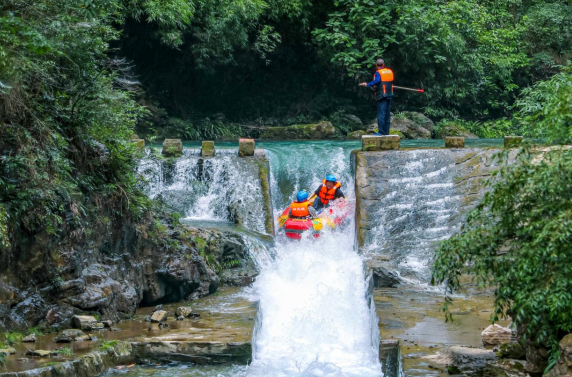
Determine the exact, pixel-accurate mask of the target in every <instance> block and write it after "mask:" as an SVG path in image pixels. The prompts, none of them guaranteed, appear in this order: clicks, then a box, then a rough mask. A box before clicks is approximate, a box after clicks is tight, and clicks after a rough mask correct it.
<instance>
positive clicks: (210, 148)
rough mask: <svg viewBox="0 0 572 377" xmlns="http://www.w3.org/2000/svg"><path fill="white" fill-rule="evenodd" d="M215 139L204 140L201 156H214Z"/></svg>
mask: <svg viewBox="0 0 572 377" xmlns="http://www.w3.org/2000/svg"><path fill="white" fill-rule="evenodd" d="M214 155H215V147H214V141H203V143H202V145H201V157H214Z"/></svg>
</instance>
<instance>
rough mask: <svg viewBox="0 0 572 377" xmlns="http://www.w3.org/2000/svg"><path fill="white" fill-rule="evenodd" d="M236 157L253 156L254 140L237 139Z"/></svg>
mask: <svg viewBox="0 0 572 377" xmlns="http://www.w3.org/2000/svg"><path fill="white" fill-rule="evenodd" d="M238 156H239V157H251V156H254V139H238Z"/></svg>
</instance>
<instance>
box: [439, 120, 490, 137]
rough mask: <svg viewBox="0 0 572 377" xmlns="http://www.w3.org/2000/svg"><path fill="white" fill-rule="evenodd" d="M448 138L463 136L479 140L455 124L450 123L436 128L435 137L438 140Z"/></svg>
mask: <svg viewBox="0 0 572 377" xmlns="http://www.w3.org/2000/svg"><path fill="white" fill-rule="evenodd" d="M446 136H462V137H464V138H466V139H478V138H479V137H478V136H477V135H475V134H474V133H472V132H470V131H468V130H467V129H465V128H464V127H463V126H461V125H459V124H457V123H455V122H448V123H445V124H442V125H440V126H439V127H436V128H435V137H436V138H437V139H444V138H445V137H446Z"/></svg>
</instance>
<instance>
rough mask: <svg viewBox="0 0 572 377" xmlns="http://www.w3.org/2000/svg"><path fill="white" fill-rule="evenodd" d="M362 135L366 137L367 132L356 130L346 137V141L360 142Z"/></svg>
mask: <svg viewBox="0 0 572 377" xmlns="http://www.w3.org/2000/svg"><path fill="white" fill-rule="evenodd" d="M363 135H367V132H365V131H363V130H357V131H353V132H350V133H349V134H348V135H347V136H346V139H348V140H360V139H361V137H362V136H363Z"/></svg>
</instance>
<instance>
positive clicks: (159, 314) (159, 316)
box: [151, 310, 167, 323]
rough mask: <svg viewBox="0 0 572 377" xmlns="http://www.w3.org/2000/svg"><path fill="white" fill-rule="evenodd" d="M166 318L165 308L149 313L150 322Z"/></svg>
mask: <svg viewBox="0 0 572 377" xmlns="http://www.w3.org/2000/svg"><path fill="white" fill-rule="evenodd" d="M166 320H167V312H166V311H165V310H157V311H155V312H153V314H152V315H151V322H156V323H157V322H163V321H166Z"/></svg>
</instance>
